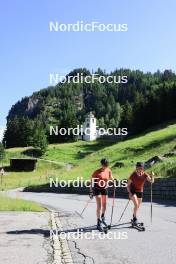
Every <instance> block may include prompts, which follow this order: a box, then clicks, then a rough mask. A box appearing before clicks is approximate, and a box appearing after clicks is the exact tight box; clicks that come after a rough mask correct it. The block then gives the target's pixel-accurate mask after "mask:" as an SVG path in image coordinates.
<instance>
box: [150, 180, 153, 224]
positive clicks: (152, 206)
mask: <svg viewBox="0 0 176 264" xmlns="http://www.w3.org/2000/svg"><path fill="white" fill-rule="evenodd" d="M152 184H153V183H152V182H151V208H150V210H151V212H150V213H151V215H150V218H151V219H150V220H151V224H152V217H153V191H152V189H153V188H152Z"/></svg>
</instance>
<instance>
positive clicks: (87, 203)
mask: <svg viewBox="0 0 176 264" xmlns="http://www.w3.org/2000/svg"><path fill="white" fill-rule="evenodd" d="M91 200H92V199H91V198H90V199H89V200H88V201H87V202H86V204H85V206H84V208H83V210H82V212H81V213H78V212H77V211H75V212H76V213H77V214H78V215H79V216H80V217H81V218H83V216H82V215H83V213H84V211H85V210H86V208H87V206H88V205H89V203H90V201H91Z"/></svg>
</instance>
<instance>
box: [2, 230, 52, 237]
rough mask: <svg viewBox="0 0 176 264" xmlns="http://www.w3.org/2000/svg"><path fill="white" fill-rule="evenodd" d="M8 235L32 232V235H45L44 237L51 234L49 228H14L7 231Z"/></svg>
mask: <svg viewBox="0 0 176 264" xmlns="http://www.w3.org/2000/svg"><path fill="white" fill-rule="evenodd" d="M6 234H8V235H22V234H32V235H43V236H44V237H49V236H50V231H49V230H44V229H30V230H27V229H26V230H14V231H8V232H6Z"/></svg>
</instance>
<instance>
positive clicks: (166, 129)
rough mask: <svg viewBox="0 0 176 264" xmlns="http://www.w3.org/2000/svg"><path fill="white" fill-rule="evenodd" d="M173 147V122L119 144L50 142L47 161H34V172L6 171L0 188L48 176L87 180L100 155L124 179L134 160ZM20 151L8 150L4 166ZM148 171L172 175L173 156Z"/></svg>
mask: <svg viewBox="0 0 176 264" xmlns="http://www.w3.org/2000/svg"><path fill="white" fill-rule="evenodd" d="M174 150H176V122H174V123H172V124H171V123H170V124H166V125H163V127H157V128H155V130H153V131H148V132H146V133H145V134H142V135H138V136H137V137H135V138H131V139H128V140H126V141H123V142H119V143H114V142H107V141H102V140H100V141H96V142H83V141H78V142H74V143H63V144H57V145H50V146H49V149H48V151H47V153H46V154H45V156H43V157H42V159H45V160H48V161H43V160H41V161H38V167H37V170H36V171H34V172H27V173H26V172H21V173H17V172H10V171H9V172H7V174H6V175H5V176H4V177H3V181H2V184H1V189H9V188H15V187H20V186H29V185H41V184H44V183H46V182H48V181H49V178H50V177H58V178H59V179H75V178H77V177H83V178H84V179H87V178H89V177H90V175H91V174H92V172H93V171H94V170H95V169H97V168H98V167H99V161H100V159H101V158H103V157H106V158H108V159H109V161H110V166H111V168H112V171H113V174H114V176H115V177H118V178H120V179H122V178H127V177H128V176H129V174H130V173H131V172H132V171H133V170H134V165H135V163H136V162H137V161H146V160H148V159H149V158H151V157H153V156H163V155H164V154H166V153H168V152H171V151H174ZM24 151H26V149H22V148H15V149H8V150H7V157H6V160H5V163H6V165H8V164H9V158H10V157H20V156H24V153H23V152H24ZM49 161H53V162H49ZM116 162H123V163H124V167H123V168H114V167H113V166H114V164H115V163H116ZM70 164H71V165H70ZM152 170H153V171H155V173H156V174H157V176H158V177H175V176H176V155H175V156H172V157H169V158H164V159H163V162H161V163H158V164H156V165H154V166H153V167H152Z"/></svg>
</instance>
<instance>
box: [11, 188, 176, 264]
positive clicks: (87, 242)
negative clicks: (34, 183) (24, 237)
mask: <svg viewBox="0 0 176 264" xmlns="http://www.w3.org/2000/svg"><path fill="white" fill-rule="evenodd" d="M10 195H11V196H16V195H18V197H20V198H23V199H27V200H32V201H36V202H38V203H41V204H43V205H45V206H46V207H48V208H50V209H54V210H55V211H57V212H58V216H59V217H60V221H61V223H62V225H63V229H64V231H65V233H66V234H67V236H68V235H70V237H69V240H68V243H69V247H70V249H71V253H72V256H73V260H74V263H85V264H89V263H90V264H92V263H96V264H111V263H112V264H167V263H170V264H175V263H176V207H175V206H174V204H161V203H154V206H153V224H152V225H151V224H150V203H143V205H142V208H141V211H140V220H141V221H142V222H144V223H145V226H146V231H145V232H139V231H137V230H135V229H132V228H130V224H129V223H128V222H129V220H130V219H131V215H132V204H131V203H130V205H129V207H128V209H127V211H126V212H125V215H124V217H123V219H122V221H121V223H120V225H117V222H118V219H119V216H120V214H121V212H122V211H123V209H124V207H125V205H126V203H127V200H125V199H116V201H115V210H114V217H113V227H112V229H111V230H110V231H109V239H108V238H107V237H103V234H101V233H99V232H98V231H96V230H94V229H95V223H96V217H95V209H96V205H95V200H93V201H92V202H91V203H90V204H89V206H88V208H87V210H86V211H85V213H84V219H82V218H80V217H79V216H78V215H77V213H75V211H78V212H81V211H82V208H83V207H84V205H85V202H86V200H87V198H88V197H87V196H84V195H74V194H51V193H23V192H18V194H17V192H16V191H10ZM111 203H112V199H109V200H108V209H107V214H106V218H107V221H108V222H109V219H110V212H111ZM78 228H79V229H81V228H82V229H83V232H82V235H84V237H83V238H79V239H77V238H75V237H73V234H74V232H75V230H77V229H78ZM85 234H89V235H92V236H93V235H94V236H96V237H95V238H94V239H86V238H85ZM71 235H72V236H71ZM100 235H101V237H98V236H100ZM115 235H116V237H115V239H111V238H112V236H115ZM89 238H90V237H89Z"/></svg>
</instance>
